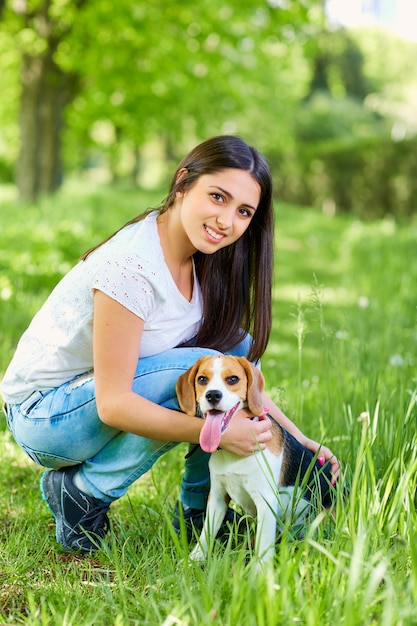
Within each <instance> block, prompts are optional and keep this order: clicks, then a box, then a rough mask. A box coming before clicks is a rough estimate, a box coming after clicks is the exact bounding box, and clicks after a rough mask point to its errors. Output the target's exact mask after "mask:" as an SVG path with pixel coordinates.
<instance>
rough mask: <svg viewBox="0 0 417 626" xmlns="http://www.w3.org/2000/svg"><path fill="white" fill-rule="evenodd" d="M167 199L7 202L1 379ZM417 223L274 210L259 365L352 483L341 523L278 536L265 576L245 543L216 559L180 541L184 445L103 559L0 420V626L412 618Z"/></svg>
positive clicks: (116, 515) (139, 487) (404, 624)
mask: <svg viewBox="0 0 417 626" xmlns="http://www.w3.org/2000/svg"><path fill="white" fill-rule="evenodd" d="M161 197H162V194H160V193H159V194H158V193H143V192H138V191H136V190H131V189H117V188H111V187H110V188H101V189H100V188H96V189H92V188H91V187H86V186H84V187H83V186H81V185H79V184H78V185H75V184H74V185H67V187H66V188H65V189H64V190H63V192H62V193H60V194H59V195H58V196H57V197H54V198H50V199H46V200H44V201H42V202H40V203H38V204H37V205H33V206H32V205H29V206H21V205H17V204H15V203H14V202H13V198H12V195H11V194H9V196H7V195H4V197H3V198H1V191H0V201H1V203H2V209H1V213H2V217H1V222H2V227H1V231H0V375H1V372H3V371H4V369H5V367H6V366H7V363H8V361H9V360H10V358H11V355H12V353H13V349H14V346H15V344H16V342H17V340H18V338H19V336H20V334H21V333H22V331H23V330H24V328H25V327H26V325H27V324H28V323H29V321H30V319H31V317H32V315H33V314H34V312H35V311H36V310H37V309H38V308H39V306H40V305H41V303H42V301H43V300H44V299H45V297H46V296H47V294H48V293H49V291H50V290H51V288H52V287H53V285H54V284H55V283H56V282H57V280H59V278H60V276H61V275H62V274H63V273H64V272H66V271H67V269H68V268H69V267H70V266H71V265H72V264H73V263H74V262H75V261H76V259H77V258H78V256H79V255H80V254H81V253H82V252H83V251H84V250H85V249H87V248H89V247H90V246H91V245H93V244H94V243H95V242H98V241H100V240H101V239H102V238H104V237H105V236H106V235H107V234H109V233H110V232H112V231H113V230H114V229H116V228H117V227H118V226H119V225H120V224H121V223H122V222H124V221H126V220H127V219H129V218H130V217H131V216H133V215H135V214H136V213H139V212H141V211H142V210H143V209H144V208H146V207H148V206H153V205H156V204H158V203H159V201H160V200H161ZM416 238H417V221H413V222H411V223H408V224H407V225H398V224H396V223H395V222H392V221H390V220H384V221H378V222H372V223H361V222H359V221H357V220H354V219H350V218H347V217H343V218H342V217H338V218H331V217H328V216H325V215H322V214H320V213H318V212H314V211H312V210H308V209H303V208H299V207H289V206H284V205H279V204H278V206H277V228H276V250H277V257H276V278H275V286H274V294H275V299H274V330H273V333H272V337H271V342H270V346H269V349H268V351H267V354H266V355H265V358H264V359H263V366H262V367H263V372H264V374H265V378H266V383H267V387H268V389H269V391H270V392H271V394H272V395H273V396H274V397H275V398H276V399H277V400H278V401H279V402H280V404H281V405H282V406H283V408H284V409H285V411H286V412H287V414H288V415H289V417H291V418H292V419H293V420H294V421H295V422H296V423H297V424H298V425H299V426H300V427H301V429H302V430H303V431H304V432H305V433H306V434H308V435H310V436H311V437H313V438H316V439H320V440H322V441H323V442H325V443H326V444H327V445H328V446H329V447H331V448H332V449H333V451H334V452H335V453H337V455H338V457H339V458H340V459H341V460H342V462H343V469H344V473H345V476H346V479H347V480H348V481H349V483H350V485H351V497H350V498H349V500H348V502H347V503H342V502H339V505H338V507H337V509H336V515H335V518H334V519H333V518H331V517H329V516H327V515H325V514H323V515H321V516H319V518H318V519H317V521H316V523H315V524H314V526H313V528H312V529H311V530H310V532H309V533H308V534H307V536H306V537H305V538H304V539H302V540H300V541H293V540H291V538H290V536H289V535H288V536H287V535H284V536H283V538H282V541H281V542H280V543H279V544H278V546H277V555H276V560H275V563H274V569H273V570H272V571H269V572H267V573H266V574H262V575H259V574H257V572H256V571H255V570H254V568H253V563H252V562H251V561H250V559H248V556H250V549H249V548H248V543H247V541H245V540H243V539H240V540H238V539H236V538H235V537H231V538H230V541H229V542H228V543H227V545H226V546H222V545H216V546H215V549H214V552H213V554H212V555H211V556H210V558H209V561H208V563H207V565H206V566H201V565H198V564H195V563H192V562H190V561H189V558H188V549H187V546H186V545H185V544H184V542H183V541H182V540H181V539H180V540H178V539H177V538H176V537H175V536H174V535H173V533H172V530H171V526H170V523H169V520H170V511H171V509H172V507H173V505H174V503H175V500H176V497H177V494H178V486H179V482H180V476H181V471H182V466H183V456H184V452H185V446H182V445H180V446H178V447H177V448H176V449H175V450H174V451H172V452H171V453H169V454H168V455H166V456H165V457H164V458H163V459H161V461H160V462H159V463H158V464H157V465H156V466H155V467H154V469H153V470H152V472H150V473H149V474H148V475H147V476H145V477H144V478H143V479H142V480H140V481H139V482H138V483H136V484H135V485H134V486H133V487H132V488H131V490H130V492H129V494H128V496H126V497H125V498H122V499H121V500H120V501H118V502H117V503H116V504H115V505H114V506H113V507H112V510H113V512H112V521H113V529H114V530H113V532H112V534H111V535H110V537H109V543H108V545H107V547H106V548H105V549H103V550H101V551H100V552H99V553H98V554H96V555H95V557H94V558H78V557H75V556H70V555H66V554H64V553H62V552H61V551H60V550H59V548H57V545H56V543H55V539H54V528H53V523H52V521H53V520H52V517H51V514H50V513H49V512H48V510H47V508H46V506H45V504H44V503H43V501H42V500H41V497H40V493H39V488H38V479H39V476H40V473H41V471H42V470H41V468H38V467H37V466H35V465H34V464H33V463H32V462H31V461H30V460H29V459H27V458H26V457H25V455H24V454H23V453H22V452H21V451H20V449H19V448H18V447H17V446H16V444H15V443H14V442H13V440H12V439H11V437H10V434H9V433H8V431H7V429H6V426H5V423H4V420H2V422H1V425H0V451H1V458H2V460H3V462H2V465H1V468H0V502H1V505H2V506H1V510H0V624H31V625H32V624H33V625H39V626H46V625H47V626H58V625H60V626H61V625H65V626H87V625H90V624H91V625H95V626H96V625H100V624H103V625H105V624H114V625H117V626H122V625H123V626H124V625H134V624H135V625H136V624H137V625H140V626H162V625H163V626H176V625H180V626H186V625H187V626H205V625H213V624H216V625H221V626H255V625H256V626H275V625H278V624H285V625H287V624H293V623H294V624H303V625H306V626H310V625H311V626H312V625H316V624H317V625H320V626H327V625H329V626H330V625H333V624H339V623H340V624H343V625H346V626H358V625H362V624H363V625H368V624H375V625H376V624H378V625H379V624H381V625H393V626H394V625H395V626H408V625H414V624H417V615H416V610H415V607H416V606H417V515H416V495H415V494H416V483H417V445H416V416H417V410H416V389H417V384H416V356H415V355H416V353H417V350H416V348H417V330H416V296H415V285H416V284H417V262H416V254H415V241H416Z"/></svg>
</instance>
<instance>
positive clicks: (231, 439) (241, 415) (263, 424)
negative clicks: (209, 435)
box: [220, 409, 272, 456]
mask: <svg viewBox="0 0 417 626" xmlns="http://www.w3.org/2000/svg"><path fill="white" fill-rule="evenodd" d="M248 416H251V413H249V412H248V411H246V410H245V409H242V410H241V411H239V412H238V413H236V415H234V417H233V419H232V420H231V422H230V424H229V427H228V429H227V430H226V432H225V433H224V435H222V438H221V443H220V447H221V448H223V449H224V450H228V451H229V452H233V453H234V454H237V455H238V456H249V455H250V454H252V453H253V452H256V451H257V450H259V449H261V450H265V448H266V446H267V444H268V442H269V441H271V438H272V435H271V421H270V419H269V418H268V417H266V416H265V415H260V416H259V417H257V418H255V419H248Z"/></svg>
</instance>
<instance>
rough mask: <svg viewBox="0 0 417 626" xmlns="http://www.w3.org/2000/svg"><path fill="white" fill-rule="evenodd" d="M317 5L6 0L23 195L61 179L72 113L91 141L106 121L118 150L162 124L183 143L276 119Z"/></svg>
mask: <svg viewBox="0 0 417 626" xmlns="http://www.w3.org/2000/svg"><path fill="white" fill-rule="evenodd" d="M3 1H4V0H3ZM316 3H317V0H299V1H293V2H285V1H283V0H261V1H259V0H212V1H211V2H210V3H207V2H205V1H204V0H200V1H198V0H197V1H196V0H182V2H181V3H178V2H176V1H174V0H164V1H162V0H147V1H146V2H145V0H119V1H118V3H117V5H115V4H114V3H112V2H111V1H110V0H95V2H88V1H87V0H6V1H5V3H4V11H3V17H2V28H4V29H7V30H8V32H13V33H14V34H15V36H16V37H15V41H16V45H17V47H18V50H19V53H20V55H21V104H20V134H21V149H20V157H19V160H18V176H17V183H18V186H19V191H20V195H21V197H22V198H24V199H32V198H34V197H36V196H37V195H39V194H43V193H49V192H51V191H53V190H54V189H56V187H57V186H58V185H59V182H60V178H61V176H62V165H61V157H62V150H61V142H62V136H63V134H62V131H63V128H64V124H65V122H69V124H70V127H71V134H72V135H75V134H76V135H77V136H78V138H79V140H80V139H81V138H82V144H83V145H86V144H88V142H90V143H92V142H94V141H97V134H98V133H95V132H94V129H96V130H97V124H98V123H99V124H101V126H99V128H106V129H107V131H108V132H110V134H108V138H107V139H108V145H107V148H108V149H109V150H112V149H113V150H114V149H115V148H117V146H118V145H119V144H120V143H121V142H123V141H124V142H130V143H131V147H132V150H133V151H135V150H137V147H138V146H140V145H141V143H143V141H145V139H146V138H147V137H149V136H151V135H155V134H156V135H160V136H165V137H166V140H167V143H169V144H170V145H174V144H175V143H176V142H177V141H178V139H179V138H182V137H192V138H193V139H194V138H197V137H200V136H201V135H207V134H209V132H210V133H212V132H213V129H217V130H220V129H224V128H230V129H232V130H233V129H234V128H236V127H237V124H236V120H238V119H239V120H240V123H241V124H242V128H244V129H248V130H249V131H251V130H252V128H253V126H254V124H255V125H256V123H257V122H259V126H262V122H264V119H263V118H264V117H267V114H270V116H271V117H270V119H271V120H273V119H274V116H275V118H276V116H277V115H278V116H279V115H280V112H282V111H283V110H284V108H285V107H283V106H282V104H281V103H285V102H287V101H288V100H291V96H290V94H291V93H292V91H293V86H292V85H293V83H294V73H292V76H291V78H292V80H289V79H288V76H287V78H286V79H285V81H284V85H285V89H282V90H281V89H279V86H280V84H281V83H280V78H279V77H280V74H281V72H282V71H285V70H287V66H288V60H287V59H288V58H289V56H290V55H288V52H287V51H288V50H291V49H293V47H294V46H293V44H294V42H295V41H296V39H297V35H296V29H297V27H301V26H302V25H303V24H305V23H306V22H308V20H309V8H310V7H311V6H312V5H313V6H314V5H315V4H316ZM271 95H273V97H271ZM254 101H256V103H257V106H255V105H254ZM70 104H71V106H70V107H69V105H70ZM249 111H250V113H251V115H252V116H253V115H255V116H256V117H257V118H258V119H256V117H255V119H253V117H252V118H251V120H247V119H246V116H247V113H248V112H249ZM260 111H261V112H262V113H261V114H260ZM267 133H268V131H267V130H266V133H265V134H267Z"/></svg>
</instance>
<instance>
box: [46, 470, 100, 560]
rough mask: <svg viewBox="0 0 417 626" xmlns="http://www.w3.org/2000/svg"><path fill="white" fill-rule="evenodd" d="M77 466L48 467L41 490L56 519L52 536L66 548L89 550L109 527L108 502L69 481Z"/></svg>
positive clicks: (98, 541)
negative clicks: (90, 494) (49, 468)
mask: <svg viewBox="0 0 417 626" xmlns="http://www.w3.org/2000/svg"><path fill="white" fill-rule="evenodd" d="M77 471H78V466H75V467H71V468H64V469H61V470H49V471H47V472H44V473H43V474H42V477H41V485H40V486H41V492H42V497H43V499H44V500H45V501H46V502H47V503H48V506H49V508H50V510H51V511H52V513H53V515H54V517H55V521H56V539H57V541H58V543H60V544H61V545H62V546H63V547H64V548H66V549H67V550H80V551H81V552H93V551H94V550H97V548H98V547H99V544H100V539H101V538H102V537H104V535H105V534H106V533H107V531H108V529H109V518H108V517H107V511H108V510H109V507H110V505H109V504H105V503H104V502H102V501H101V500H97V498H93V496H89V495H87V494H86V493H83V492H82V491H80V490H79V489H77V487H75V485H74V483H73V482H72V478H73V475H74V474H75V473H76V472H77Z"/></svg>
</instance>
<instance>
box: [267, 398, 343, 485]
mask: <svg viewBox="0 0 417 626" xmlns="http://www.w3.org/2000/svg"><path fill="white" fill-rule="evenodd" d="M263 399H264V404H265V407H267V408H268V413H270V415H272V417H273V418H274V419H276V420H277V422H279V423H280V424H281V426H282V427H283V428H285V430H287V431H288V432H289V433H291V435H293V436H294V437H295V438H296V439H298V441H299V442H300V443H302V444H303V446H305V447H306V448H308V449H309V450H311V451H312V452H313V453H314V454H316V452H317V451H319V457H321V458H323V459H324V461H329V462H330V465H331V467H332V474H333V476H334V477H335V478H337V477H338V476H339V473H340V466H339V461H338V460H337V458H336V457H335V455H334V454H333V452H332V451H331V450H329V448H326V446H322V445H321V444H320V443H318V442H317V441H314V440H313V439H309V438H308V437H306V436H305V435H303V433H302V432H301V430H300V429H299V428H297V426H296V425H295V424H294V423H293V422H292V421H291V420H290V419H289V418H288V417H287V416H286V415H284V413H283V412H282V411H281V409H280V408H279V407H278V406H277V405H276V404H275V403H274V402H273V400H271V398H270V397H269V396H268V395H267V394H266V393H264V394H263Z"/></svg>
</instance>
